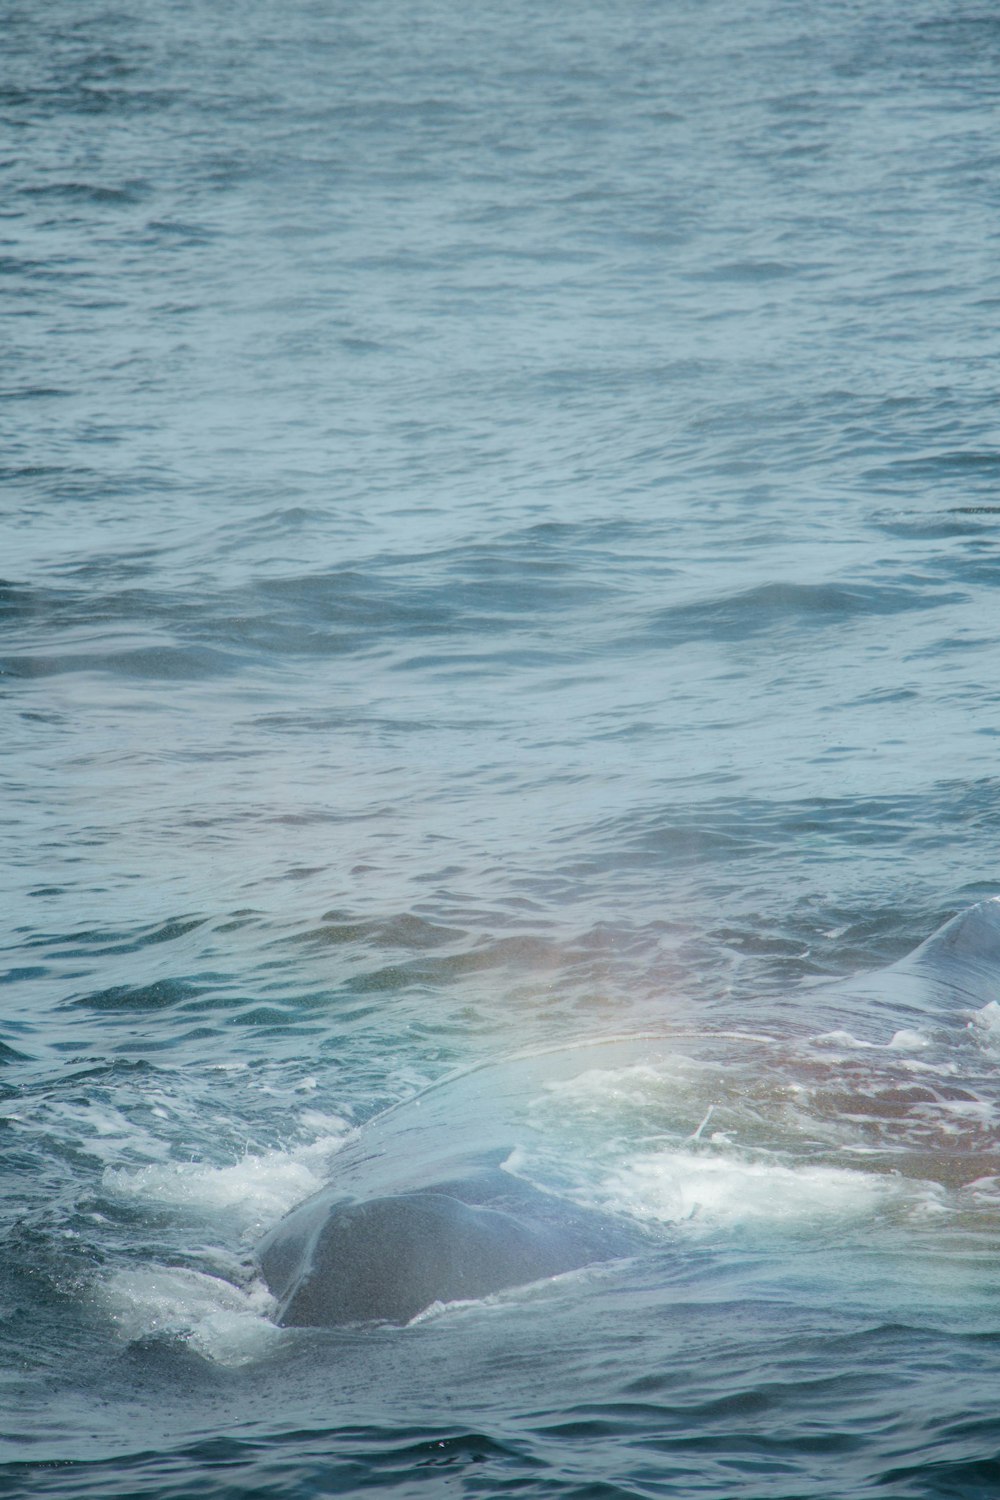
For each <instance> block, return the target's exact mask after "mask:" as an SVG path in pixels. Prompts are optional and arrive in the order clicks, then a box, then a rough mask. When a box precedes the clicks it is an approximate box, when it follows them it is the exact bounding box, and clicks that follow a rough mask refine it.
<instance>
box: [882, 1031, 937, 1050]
mask: <svg viewBox="0 0 1000 1500" xmlns="http://www.w3.org/2000/svg"><path fill="white" fill-rule="evenodd" d="M930 1044H931V1039H930V1037H929V1036H925V1034H924V1033H923V1032H922V1031H908V1030H906V1028H905V1027H904V1028H903V1030H901V1031H896V1032H894V1033H893V1035H892V1037H891V1038H890V1041H889V1047H890V1049H891V1050H892V1051H893V1052H919V1051H920V1050H921V1049H922V1048H924V1047H929V1046H930Z"/></svg>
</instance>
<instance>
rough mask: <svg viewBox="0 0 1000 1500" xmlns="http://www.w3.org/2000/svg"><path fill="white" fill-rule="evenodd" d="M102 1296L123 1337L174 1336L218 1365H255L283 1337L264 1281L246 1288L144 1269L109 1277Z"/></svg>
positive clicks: (193, 1274) (173, 1270)
mask: <svg viewBox="0 0 1000 1500" xmlns="http://www.w3.org/2000/svg"><path fill="white" fill-rule="evenodd" d="M96 1295H97V1299H98V1301H99V1302H100V1303H101V1304H102V1305H103V1307H104V1309H105V1311H106V1313H107V1315H108V1318H109V1321H110V1322H111V1324H112V1326H113V1327H114V1328H115V1329H116V1330H117V1332H118V1334H119V1335H120V1337H122V1338H123V1339H127V1340H133V1339H139V1338H149V1337H150V1336H152V1335H164V1334H166V1335H173V1336H175V1337H178V1338H182V1339H184V1341H185V1342H187V1343H189V1344H191V1345H192V1347H193V1348H195V1349H197V1351H198V1353H199V1354H201V1355H203V1356H204V1357H205V1358H206V1359H210V1360H212V1361H213V1362H214V1363H216V1364H222V1365H242V1364H247V1363H250V1362H251V1361H253V1360H255V1359H259V1358H260V1357H261V1356H262V1355H263V1354H264V1353H266V1351H267V1350H268V1349H269V1348H270V1347H271V1345H272V1344H273V1343H274V1342H275V1340H276V1339H278V1338H280V1337H281V1330H280V1329H279V1328H278V1327H277V1325H276V1324H274V1323H273V1322H271V1321H270V1319H271V1315H272V1314H273V1312H274V1309H275V1306H276V1304H275V1301H274V1298H273V1297H272V1296H271V1294H270V1292H269V1291H268V1290H267V1288H266V1287H265V1286H264V1285H263V1283H261V1282H259V1281H258V1282H255V1283H254V1284H253V1285H252V1286H250V1287H248V1288H246V1289H243V1288H241V1287H238V1286H234V1285H233V1284H232V1283H231V1282H228V1281H224V1280H222V1279H221V1278H220V1277H218V1276H209V1275H206V1274H205V1273H204V1272H202V1271H192V1270H187V1269H184V1268H181V1267H165V1266H138V1267H132V1268H130V1269H128V1270H121V1271H117V1272H115V1273H114V1274H113V1275H111V1276H109V1277H108V1279H107V1280H106V1281H105V1282H103V1283H102V1285H101V1286H100V1287H99V1288H98V1290H97V1293H96Z"/></svg>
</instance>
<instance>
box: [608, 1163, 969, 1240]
mask: <svg viewBox="0 0 1000 1500" xmlns="http://www.w3.org/2000/svg"><path fill="white" fill-rule="evenodd" d="M939 1197H940V1191H939V1190H938V1189H936V1188H935V1187H934V1186H933V1185H932V1184H928V1183H910V1182H907V1183H904V1182H902V1181H901V1180H900V1179H898V1178H893V1177H887V1176H880V1175H875V1174H873V1173H865V1172H856V1171H850V1170H847V1169H844V1168H839V1167H823V1166H815V1167H813V1166H809V1167H806V1166H801V1167H791V1166H785V1165H784V1164H782V1163H779V1162H770V1161H760V1160H747V1159H743V1158H741V1157H738V1156H735V1155H728V1154H727V1155H725V1156H723V1155H708V1154H706V1153H704V1152H691V1151H662V1152H658V1153H656V1154H655V1155H652V1156H645V1157H641V1158H637V1159H635V1160H633V1161H631V1162H628V1163H626V1164H625V1165H623V1166H622V1167H621V1168H620V1169H619V1170H618V1171H616V1172H615V1173H613V1174H612V1175H611V1176H610V1177H608V1178H607V1179H606V1180H605V1183H604V1185H603V1190H602V1199H603V1201H604V1203H605V1205H606V1206H607V1207H608V1208H611V1209H613V1210H615V1211H616V1212H620V1213H627V1214H630V1215H632V1216H634V1217H635V1218H639V1219H645V1220H647V1221H649V1220H652V1221H656V1222H660V1223H665V1224H671V1225H676V1226H684V1227H685V1228H687V1229H692V1230H695V1231H706V1232H708V1231H712V1230H719V1229H722V1230H727V1229H736V1228H742V1227H754V1226H756V1227H773V1228H775V1229H782V1228H784V1229H795V1228H809V1227H823V1226H825V1225H828V1224H831V1223H835V1222H845V1221H856V1220H859V1219H864V1218H867V1217H869V1216H871V1215H873V1214H875V1213H879V1212H881V1211H883V1210H885V1209H886V1208H888V1207H890V1206H892V1207H897V1206H898V1207H901V1208H903V1207H906V1206H908V1205H912V1206H914V1207H917V1208H920V1207H932V1206H933V1203H932V1200H936V1199H937V1198H939Z"/></svg>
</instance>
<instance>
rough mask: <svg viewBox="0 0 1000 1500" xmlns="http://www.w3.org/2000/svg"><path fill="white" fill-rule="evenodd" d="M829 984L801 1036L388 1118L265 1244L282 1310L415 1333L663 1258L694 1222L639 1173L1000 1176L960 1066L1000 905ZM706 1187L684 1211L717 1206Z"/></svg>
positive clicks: (992, 955)
mask: <svg viewBox="0 0 1000 1500" xmlns="http://www.w3.org/2000/svg"><path fill="white" fill-rule="evenodd" d="M807 994H808V1006H804V1007H803V1012H804V1013H807V1014H808V1017H809V1021H810V1023H811V1025H810V1027H809V1028H806V1027H805V1026H802V1027H799V1028H798V1030H799V1034H798V1035H794V1034H790V1033H789V1032H786V1033H784V1034H777V1033H773V1032H768V1031H767V1030H766V1029H762V1030H760V1031H744V1030H724V1029H711V1028H705V1029H703V1030H701V1031H694V1030H690V1029H687V1030H671V1029H670V1028H669V1027H665V1028H664V1029H663V1030H662V1031H656V1032H643V1033H640V1034H637V1035H633V1036H624V1037H623V1036H613V1037H606V1036H598V1037H592V1038H585V1039H582V1040H575V1041H573V1042H571V1043H560V1044H555V1045H553V1046H550V1047H548V1048H540V1049H535V1050H534V1051H532V1052H530V1053H520V1054H513V1055H511V1056H509V1057H506V1058H500V1059H496V1060H493V1059H490V1060H486V1061H484V1062H483V1063H481V1064H479V1065H477V1066H474V1067H472V1068H467V1069H463V1070H461V1071H460V1072H458V1073H455V1074H452V1075H449V1076H448V1077H447V1078H444V1079H442V1080H441V1081H440V1082H438V1083H435V1084H432V1085H431V1086H430V1087H429V1088H427V1089H425V1090H424V1091H423V1092H422V1093H420V1094H418V1095H416V1096H415V1097H413V1098H412V1099H410V1100H408V1101H404V1102H403V1103H401V1104H397V1105H394V1106H392V1107H391V1108H389V1109H387V1110H385V1111H384V1112H383V1113H382V1114H380V1115H378V1116H376V1117H375V1118H374V1119H373V1120H371V1121H370V1122H369V1123H368V1124H367V1125H365V1126H363V1127H361V1128H360V1129H359V1130H358V1131H357V1132H355V1133H354V1135H353V1137H352V1138H351V1139H350V1140H349V1142H348V1143H347V1144H346V1145H345V1146H344V1147H343V1148H342V1149H341V1150H340V1151H339V1152H338V1153H337V1155H336V1157H335V1159H334V1161H335V1167H336V1170H335V1174H334V1178H333V1180H332V1181H331V1182H330V1183H329V1184H328V1185H327V1186H325V1187H324V1188H322V1189H320V1191H319V1192H317V1193H315V1194H314V1195H313V1196H312V1197H310V1198H308V1199H306V1200H305V1201H304V1202H302V1203H300V1204H299V1205H298V1206H297V1207H295V1208H293V1209H292V1210H291V1211H290V1212H289V1213H288V1214H287V1215H286V1216H285V1217H284V1218H283V1219H282V1220H281V1221H280V1222H279V1223H278V1224H276V1225H275V1226H274V1228H273V1229H271V1230H270V1232H269V1233H267V1234H266V1235H265V1236H264V1237H263V1239H262V1240H261V1241H260V1242H259V1243H258V1245H257V1247H256V1251H255V1265H256V1267H257V1269H258V1271H259V1273H260V1275H261V1276H262V1278H263V1280H264V1281H265V1283H266V1285H267V1287H268V1289H269V1291H270V1293H271V1295H272V1296H273V1298H274V1299H275V1305H276V1312H275V1315H274V1316H275V1321H276V1322H278V1323H279V1324H280V1325H281V1326H284V1327H290V1328H309V1327H316V1328H338V1327H344V1326H349V1325H371V1324H380V1323H381V1324H395V1325H404V1324H408V1323H410V1322H411V1321H412V1320H413V1319H414V1318H417V1317H419V1316H420V1315H421V1314H423V1313H425V1312H427V1310H428V1309H433V1308H435V1307H437V1306H438V1305H448V1304H452V1303H463V1302H478V1301H481V1300H482V1299H484V1298H489V1297H492V1296H496V1295H497V1294H502V1293H509V1292H512V1291H516V1290H518V1289H522V1288H527V1287H530V1286H531V1285H533V1284H535V1283H545V1282H548V1281H551V1280H552V1279H553V1278H559V1277H564V1276H566V1275H567V1274H568V1273H574V1272H581V1271H583V1270H585V1268H589V1267H595V1268H596V1267H607V1266H612V1265H613V1264H614V1263H615V1262H619V1261H627V1260H631V1259H632V1258H634V1257H636V1256H640V1255H643V1254H644V1253H647V1252H648V1251H649V1250H650V1248H651V1247H653V1246H655V1247H658V1248H660V1249H662V1247H663V1246H664V1244H666V1243H669V1240H670V1235H671V1234H672V1233H674V1232H676V1228H675V1226H673V1225H671V1224H670V1223H669V1222H668V1223H664V1221H663V1217H662V1215H661V1216H660V1218H656V1217H655V1215H654V1216H653V1218H652V1219H651V1218H650V1215H649V1214H648V1213H644V1212H643V1204H642V1202H641V1201H640V1200H639V1199H637V1198H636V1196H635V1194H633V1195H632V1197H631V1198H630V1197H629V1195H628V1194H627V1193H624V1194H623V1191H622V1190H621V1185H622V1183H623V1182H626V1183H632V1184H634V1183H636V1182H638V1183H641V1182H642V1180H643V1177H642V1171H640V1170H639V1168H642V1169H643V1171H645V1173H646V1177H647V1178H649V1176H650V1173H651V1172H652V1171H653V1170H654V1168H655V1169H656V1170H657V1171H660V1172H661V1179H662V1170H663V1163H664V1162H667V1163H668V1164H669V1165H670V1169H671V1171H672V1172H673V1173H674V1177H676V1176H677V1174H678V1173H681V1174H683V1173H684V1172H685V1171H686V1172H688V1173H689V1176H690V1173H691V1172H700V1173H701V1174H702V1178H704V1175H705V1174H706V1173H707V1172H709V1171H710V1170H711V1172H712V1173H714V1176H713V1179H712V1180H713V1182H714V1183H717V1182H718V1180H719V1174H720V1172H723V1171H725V1170H729V1169H732V1170H737V1169H738V1168H740V1167H742V1168H744V1169H746V1170H749V1167H748V1166H747V1164H748V1163H749V1164H750V1165H753V1164H754V1163H756V1162H765V1163H767V1164H773V1163H774V1162H775V1161H776V1160H780V1162H781V1163H782V1165H781V1166H780V1168H775V1167H773V1165H769V1166H768V1169H769V1170H772V1171H775V1170H780V1171H781V1172H785V1173H791V1174H793V1176H794V1173H795V1172H796V1171H803V1172H804V1171H806V1170H807V1169H808V1171H809V1172H811V1173H813V1174H814V1176H813V1177H812V1178H810V1179H809V1180H810V1181H815V1173H816V1172H817V1171H819V1172H820V1173H822V1172H824V1171H826V1172H828V1173H834V1174H836V1173H840V1174H841V1175H843V1174H844V1172H845V1171H847V1170H848V1169H849V1171H850V1172H851V1173H853V1174H854V1176H858V1175H859V1173H861V1172H864V1173H866V1174H868V1175H867V1178H866V1179H865V1180H866V1181H871V1182H875V1181H876V1179H878V1177H879V1174H882V1178H881V1180H882V1181H883V1182H887V1183H889V1184H890V1185H892V1184H895V1183H897V1182H899V1181H900V1180H901V1179H903V1178H906V1177H910V1178H913V1179H919V1180H920V1181H928V1180H930V1181H932V1182H938V1183H944V1184H955V1183H958V1184H959V1186H961V1184H962V1183H964V1182H967V1181H972V1180H973V1179H976V1178H981V1177H982V1176H983V1175H984V1174H988V1173H990V1172H991V1171H993V1172H995V1173H996V1174H998V1175H1000V1158H998V1157H997V1155H996V1153H995V1149H994V1145H993V1141H992V1138H988V1139H987V1138H984V1136H983V1133H982V1130H981V1128H980V1124H979V1123H977V1122H978V1121H979V1118H980V1116H977V1114H976V1109H977V1108H978V1107H979V1105H981V1103H982V1100H981V1098H980V1096H979V1095H978V1094H977V1093H976V1086H975V1081H974V1078H973V1075H975V1072H976V1069H975V1066H970V1064H969V1060H968V1059H966V1063H965V1065H964V1074H965V1075H966V1077H968V1078H973V1082H972V1083H962V1082H956V1081H955V1077H956V1074H957V1072H958V1071H960V1070H959V1065H958V1064H957V1063H956V1061H955V1059H956V1057H959V1058H961V1055H962V1054H963V1049H965V1050H966V1051H968V1050H969V1049H970V1048H972V1049H973V1051H974V1050H975V1048H976V1046H977V1045H978V1044H979V1039H980V1037H981V1034H982V1033H983V1030H984V1028H985V1029H986V1030H988V1029H989V1026H990V1023H991V1022H992V1021H993V1020H994V1019H995V1020H996V1022H997V1035H998V1037H1000V900H996V899H991V900H987V901H983V902H980V903H979V904H977V905H976V906H974V907H972V908H970V909H969V910H967V911H964V912H962V913H960V914H959V915H957V916H955V917H954V918H953V919H951V920H950V921H948V922H947V923H945V925H944V926H943V927H941V928H940V930H938V931H937V932H936V933H934V934H933V935H932V936H931V937H930V938H928V939H927V940H926V941H925V942H923V943H922V944H921V945H920V946H919V947H918V948H917V949H916V950H915V951H913V952H911V953H910V954H908V955H907V956H906V957H905V958H903V959H901V960H899V961H898V962H896V963H894V964H892V965H890V966H889V967H887V968H883V969H880V970H877V971H875V972H874V973H868V974H862V975H860V976H854V977H849V978H845V979H836V980H832V981H829V982H826V983H825V984H824V988H823V992H822V995H820V994H818V992H817V989H816V987H815V986H809V987H808V988H807ZM817 1015H820V1016H821V1017H823V1018H825V1019H827V1020H828V1021H829V1023H830V1026H829V1029H828V1030H826V1031H822V1030H820V1031H819V1032H817V1031H816V1028H815V1019H816V1017H817ZM793 1030H794V1029H793ZM977 1055H978V1054H977ZM935 1059H937V1061H935ZM986 1071H987V1072H988V1071H989V1070H988V1069H987V1070H986ZM980 1072H983V1069H980ZM981 1113H982V1111H981V1110H980V1115H981ZM803 1120H805V1122H806V1125H805V1128H803ZM970 1121H971V1123H970ZM956 1122H957V1123H956ZM623 1142H624V1143H625V1145H623ZM637 1142H639V1143H640V1145H639V1147H637V1145H636V1143H637ZM637 1149H639V1150H640V1153H641V1154H640V1158H639V1159H638V1166H637V1165H636V1161H637V1158H636V1156H635V1152H636V1150H637ZM627 1151H631V1153H632V1154H631V1155H627V1154H626V1155H623V1152H627ZM817 1163H818V1166H817ZM803 1164H805V1165H803ZM630 1174H631V1175H630ZM661 1179H658V1180H661ZM697 1180H701V1179H697ZM803 1180H805V1179H804V1178H803ZM831 1180H832V1179H831ZM837 1180H838V1181H839V1178H838V1179H837ZM687 1181H688V1178H685V1182H687ZM609 1184H610V1185H611V1186H610V1187H609V1186H608V1185H609ZM612 1188H614V1189H615V1191H612ZM887 1190H888V1189H887ZM687 1191H688V1196H689V1198H690V1200H691V1201H690V1204H689V1205H688V1207H686V1208H685V1209H684V1213H685V1214H687V1216H688V1217H689V1218H691V1217H697V1213H698V1209H699V1200H698V1198H697V1192H694V1196H693V1197H692V1196H691V1191H692V1190H690V1189H688V1190H687ZM661 1196H662V1194H661ZM680 1212H681V1211H680V1210H677V1211H676V1212H675V1214H674V1217H675V1219H676V1218H677V1217H679V1216H680ZM667 1217H668V1219H669V1215H668V1216H667Z"/></svg>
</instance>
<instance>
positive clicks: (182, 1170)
mask: <svg viewBox="0 0 1000 1500" xmlns="http://www.w3.org/2000/svg"><path fill="white" fill-rule="evenodd" d="M313 1124H314V1125H315V1126H317V1127H319V1128H325V1129H326V1131H327V1133H326V1134H324V1135H321V1136H320V1137H319V1139H318V1140H315V1141H313V1142H312V1143H311V1144H309V1145H307V1146H299V1147H297V1148H295V1149H294V1150H291V1151H267V1152H264V1153H263V1154H262V1155H259V1156H257V1155H251V1154H249V1153H248V1154H247V1155H246V1156H244V1157H243V1158H242V1159H241V1160H240V1161H238V1162H235V1163H233V1164H232V1165H230V1166H225V1167H217V1166H212V1165H208V1164H206V1163H202V1162H170V1163H166V1164H163V1163H159V1162H157V1163H153V1164H151V1165H150V1166H146V1167H138V1168H134V1169H130V1168H109V1169H108V1170H107V1171H106V1172H105V1173H104V1179H103V1181H104V1187H105V1190H106V1191H107V1192H109V1193H113V1194H115V1195H116V1196H117V1197H119V1198H132V1199H140V1200H142V1201H144V1202H147V1203H153V1204H158V1205H166V1206H168V1207H171V1208H186V1209H190V1210H193V1211H195V1212H197V1213H202V1214H218V1213H225V1214H226V1215H227V1216H228V1217H229V1218H230V1219H232V1218H235V1219H237V1221H238V1222H239V1225H240V1227H241V1228H242V1230H243V1231H244V1233H247V1234H256V1233H258V1232H259V1230H260V1229H261V1227H262V1226H263V1225H264V1224H267V1223H270V1222H273V1221H274V1220H276V1219H279V1218H281V1217H282V1215H284V1214H286V1213H287V1212H288V1211H289V1209H291V1208H294V1207H295V1205H296V1203H300V1202H301V1201H302V1199H303V1198H308V1197H309V1196H310V1194H311V1193H314V1192H316V1191H317V1190H318V1189H319V1188H321V1187H322V1186H323V1185H324V1183H325V1182H326V1181H327V1179H328V1175H329V1160H330V1157H331V1156H332V1155H333V1154H334V1153H335V1152H337V1151H338V1150H339V1149H340V1147H341V1146H342V1145H343V1143H344V1141H345V1140H346V1138H347V1136H348V1135H349V1134H351V1128H350V1127H349V1126H348V1125H346V1124H345V1123H344V1122H343V1121H339V1120H335V1119H332V1118H331V1117H329V1116H320V1115H318V1114H317V1115H316V1116H315V1118H314V1120H313ZM337 1127H339V1131H338V1129H337Z"/></svg>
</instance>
